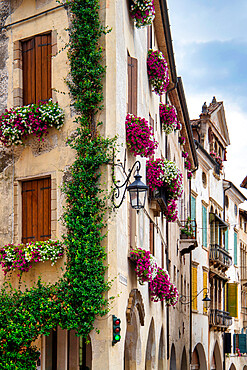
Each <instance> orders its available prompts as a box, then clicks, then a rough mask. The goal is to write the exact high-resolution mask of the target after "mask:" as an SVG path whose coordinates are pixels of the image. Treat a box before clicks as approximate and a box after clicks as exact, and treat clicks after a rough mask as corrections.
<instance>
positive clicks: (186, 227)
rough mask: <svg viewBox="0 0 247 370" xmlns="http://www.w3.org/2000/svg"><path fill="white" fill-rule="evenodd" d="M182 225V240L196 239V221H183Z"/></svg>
mask: <svg viewBox="0 0 247 370" xmlns="http://www.w3.org/2000/svg"><path fill="white" fill-rule="evenodd" d="M180 224H181V227H180V239H196V233H197V227H196V220H190V219H188V220H182V221H180Z"/></svg>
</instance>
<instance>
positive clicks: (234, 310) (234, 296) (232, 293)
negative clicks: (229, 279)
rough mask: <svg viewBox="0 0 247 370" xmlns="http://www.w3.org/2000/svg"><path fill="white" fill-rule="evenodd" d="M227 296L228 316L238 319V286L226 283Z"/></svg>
mask: <svg viewBox="0 0 247 370" xmlns="http://www.w3.org/2000/svg"><path fill="white" fill-rule="evenodd" d="M227 295H228V297H227V298H228V300H227V302H228V305H227V311H228V312H229V314H230V316H232V317H238V284H236V283H227Z"/></svg>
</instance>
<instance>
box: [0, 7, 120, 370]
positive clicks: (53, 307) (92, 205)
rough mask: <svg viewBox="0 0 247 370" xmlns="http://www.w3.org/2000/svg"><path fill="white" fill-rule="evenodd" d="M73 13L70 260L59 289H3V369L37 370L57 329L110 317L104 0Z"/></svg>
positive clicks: (82, 329)
mask: <svg viewBox="0 0 247 370" xmlns="http://www.w3.org/2000/svg"><path fill="white" fill-rule="evenodd" d="M66 3H67V5H68V7H69V8H68V12H69V13H70V14H69V15H70V27H69V30H68V31H69V37H70V41H69V52H68V56H69V61H70V67H71V70H70V76H69V78H68V85H69V88H70V93H71V99H72V102H73V105H74V108H75V109H76V112H77V118H76V119H75V123H76V124H77V131H76V134H75V135H73V138H71V139H70V140H69V145H70V146H71V148H72V149H73V150H75V153H76V155H75V161H74V163H73V164H72V166H71V167H70V169H69V171H68V172H69V173H68V174H67V176H66V178H67V179H69V180H67V181H66V182H65V183H64V186H63V191H64V193H65V195H66V207H65V212H64V217H63V219H64V223H65V225H66V227H67V234H66V235H65V236H64V244H65V247H66V252H67V262H66V268H65V272H64V275H63V277H62V278H61V279H60V280H59V281H58V282H57V283H56V284H44V283H42V282H41V280H39V281H38V283H37V284H36V285H34V286H33V287H32V288H30V289H26V290H25V291H20V290H13V289H12V288H11V287H10V286H8V285H6V284H5V285H4V286H3V288H2V289H1V291H0V312H1V314H0V369H5V370H12V369H22V370H32V369H36V361H37V359H38V357H39V352H38V350H37V348H36V347H35V346H34V345H33V341H35V340H36V339H37V338H38V337H39V336H40V335H48V334H49V333H50V331H51V330H55V328H56V327H57V325H59V326H60V327H61V328H62V329H67V330H70V329H75V330H76V331H77V333H78V335H82V336H84V337H87V335H88V333H89V332H90V331H91V330H92V329H93V325H94V320H95V316H102V315H104V314H105V313H106V312H107V309H108V301H107V299H106V295H105V294H106V292H107V291H108V289H109V287H110V285H109V283H108V282H107V281H105V271H106V267H105V264H104V260H105V258H106V252H105V249H104V247H103V243H102V242H103V240H104V237H105V236H104V228H105V227H106V223H105V221H104V220H105V219H107V217H106V215H107V213H108V211H109V209H108V207H107V204H108V197H107V194H105V192H104V191H103V190H102V188H101V186H100V178H101V169H102V166H103V165H105V164H107V163H109V160H110V158H111V155H112V149H113V147H114V139H113V140H110V139H107V138H106V139H105V138H103V137H101V136H100V135H99V134H98V133H97V132H96V128H95V127H96V126H97V125H96V124H95V114H96V113H97V112H98V111H99V109H101V108H102V105H101V104H102V100H103V94H102V91H103V85H102V78H103V76H104V72H105V67H104V66H103V65H102V47H101V46H100V45H99V39H100V37H101V36H102V35H103V34H104V33H106V29H105V28H104V27H103V26H102V25H101V23H100V19H99V0H67V1H66Z"/></svg>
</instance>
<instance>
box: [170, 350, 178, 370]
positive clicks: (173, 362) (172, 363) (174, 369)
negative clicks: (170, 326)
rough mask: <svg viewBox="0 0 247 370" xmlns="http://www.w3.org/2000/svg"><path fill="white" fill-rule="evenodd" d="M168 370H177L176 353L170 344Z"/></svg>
mask: <svg viewBox="0 0 247 370" xmlns="http://www.w3.org/2000/svg"><path fill="white" fill-rule="evenodd" d="M170 370H177V365H176V351H175V346H174V344H172V348H171V359H170Z"/></svg>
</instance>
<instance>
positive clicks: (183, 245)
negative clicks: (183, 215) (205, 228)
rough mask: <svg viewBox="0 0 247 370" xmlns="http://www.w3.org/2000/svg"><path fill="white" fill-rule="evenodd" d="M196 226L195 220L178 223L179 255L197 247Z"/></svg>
mask: <svg viewBox="0 0 247 370" xmlns="http://www.w3.org/2000/svg"><path fill="white" fill-rule="evenodd" d="M196 235H197V226H196V221H195V220H190V219H189V218H188V219H187V220H183V221H180V240H179V244H180V254H181V256H183V255H184V254H186V253H190V252H191V251H192V250H193V249H195V248H196V247H197V240H196Z"/></svg>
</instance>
